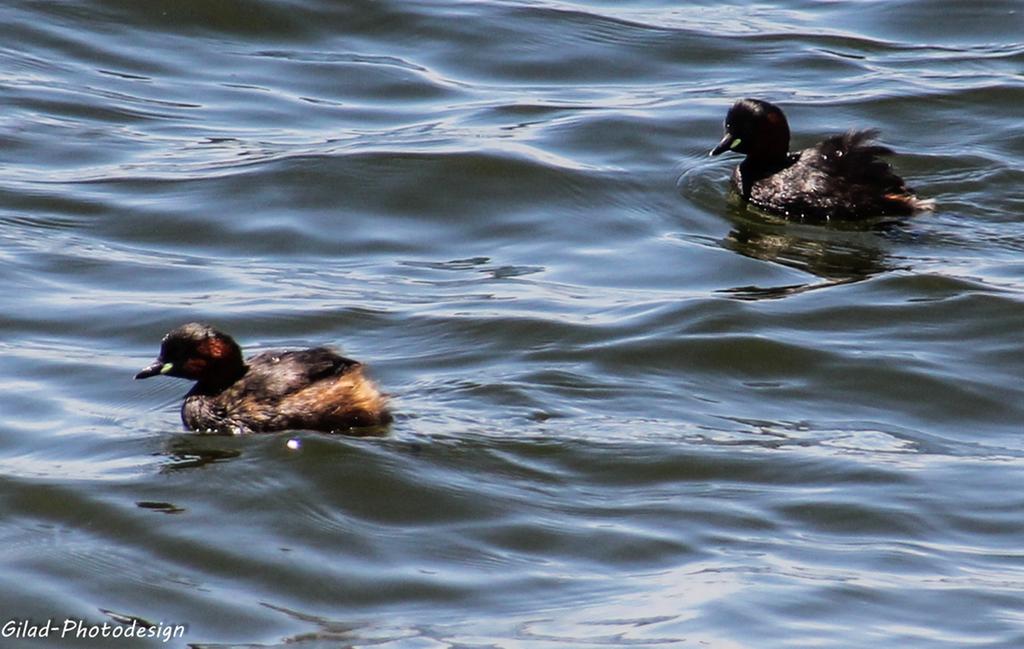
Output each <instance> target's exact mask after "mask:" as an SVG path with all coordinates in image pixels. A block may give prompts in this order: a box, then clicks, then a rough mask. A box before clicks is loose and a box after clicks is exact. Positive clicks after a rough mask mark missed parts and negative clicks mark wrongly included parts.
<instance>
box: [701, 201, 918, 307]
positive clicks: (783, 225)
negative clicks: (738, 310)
mask: <svg viewBox="0 0 1024 649" xmlns="http://www.w3.org/2000/svg"><path fill="white" fill-rule="evenodd" d="M731 212H732V214H731V216H732V217H733V218H732V219H731V220H732V226H733V227H732V229H731V230H730V231H729V233H728V234H727V235H726V236H725V237H724V238H722V239H721V240H719V244H720V245H721V246H722V247H723V248H725V249H726V250H731V251H733V252H736V253H739V254H741V255H743V256H744V257H750V258H752V259H761V260H764V261H770V262H772V263H776V264H781V265H783V266H787V267H789V268H795V269H797V270H801V271H804V272H807V273H810V274H812V275H814V276H815V277H816V278H817V279H815V280H812V281H810V282H807V283H801V284H792V285H787V286H772V287H759V286H741V287H734V288H729V289H723V290H722V292H723V293H728V294H730V295H731V296H733V297H735V298H738V299H746V300H761V299H772V298H780V297H786V296H787V295H792V294H794V293H802V292H805V291H808V290H813V289H818V288H824V287H827V286H835V285H838V284H849V283H853V282H859V281H862V280H865V279H868V278H869V277H872V276H874V275H878V274H879V273H883V272H887V271H892V270H898V269H900V268H905V266H900V265H899V264H897V263H896V262H895V261H894V260H893V259H892V258H890V256H889V255H888V254H887V252H886V237H885V236H884V235H886V234H889V233H893V232H895V231H896V230H897V229H898V228H899V221H893V220H892V219H891V218H890V219H887V220H884V221H882V220H880V221H877V222H869V223H865V222H861V223H856V224H843V225H842V226H821V225H804V224H800V223H792V222H787V221H784V220H782V219H780V218H776V217H772V216H770V215H765V214H761V213H760V212H758V211H757V210H754V209H744V208H743V207H742V206H736V207H735V208H734V209H733V210H731Z"/></svg>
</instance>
